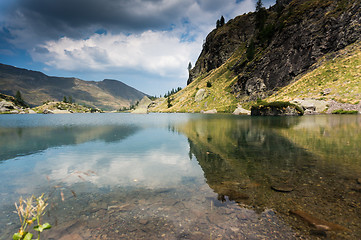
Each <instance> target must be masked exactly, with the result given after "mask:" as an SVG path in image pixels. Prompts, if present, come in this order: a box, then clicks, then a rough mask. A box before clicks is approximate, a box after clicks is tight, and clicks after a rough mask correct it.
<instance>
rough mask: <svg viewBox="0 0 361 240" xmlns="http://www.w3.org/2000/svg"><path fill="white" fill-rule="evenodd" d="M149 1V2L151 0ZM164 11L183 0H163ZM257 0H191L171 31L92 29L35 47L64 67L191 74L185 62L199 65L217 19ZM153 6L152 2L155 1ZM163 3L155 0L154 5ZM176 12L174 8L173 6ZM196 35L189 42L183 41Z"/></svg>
mask: <svg viewBox="0 0 361 240" xmlns="http://www.w3.org/2000/svg"><path fill="white" fill-rule="evenodd" d="M149 4H150V3H149ZM161 5H162V9H161V10H159V9H158V10H154V9H153V10H152V9H151V10H152V11H155V12H167V11H165V10H164V9H168V8H170V9H172V8H174V6H178V1H177V0H173V1H162V4H161ZM254 5H255V3H254V0H244V1H242V2H239V3H236V2H235V1H234V0H225V1H224V2H223V3H222V4H221V5H220V4H219V3H218V2H213V3H212V2H209V1H205V0H199V1H193V2H192V3H191V2H189V5H188V7H187V8H186V9H183V10H184V15H183V16H184V18H183V19H187V20H188V23H186V24H184V23H183V22H179V21H180V20H176V22H175V25H174V28H173V29H171V30H167V31H152V30H147V31H144V32H141V33H132V34H129V35H125V34H123V33H105V34H101V35H99V34H95V33H94V34H92V35H90V36H88V38H87V39H76V38H70V37H67V36H65V37H62V38H60V39H57V40H51V41H46V42H45V43H42V44H40V45H38V46H37V47H35V48H34V49H33V50H32V51H31V56H32V57H33V59H34V60H36V61H39V62H43V63H45V64H47V65H48V66H50V67H54V68H56V69H58V70H65V71H72V72H74V71H83V72H84V71H90V72H92V71H93V72H96V71H107V72H118V73H121V72H129V71H137V72H145V74H147V73H151V74H154V75H159V76H161V77H168V78H178V79H179V78H183V79H186V78H187V77H188V76H187V70H186V66H187V65H188V62H189V61H192V63H193V64H194V63H195V61H196V59H197V57H198V55H199V53H200V51H201V46H202V41H203V39H205V37H206V35H207V34H208V33H209V32H210V31H211V30H212V29H213V28H214V26H215V22H216V20H217V19H218V18H219V17H220V16H221V15H224V16H225V17H226V18H233V17H235V16H237V15H239V14H242V13H244V12H248V11H251V10H253V9H254ZM152 6H153V5H152ZM156 6H157V8H159V6H158V5H154V6H153V7H152V8H154V7H156ZM169 12H171V11H169ZM184 36H186V39H191V40H189V41H184V40H183V39H184Z"/></svg>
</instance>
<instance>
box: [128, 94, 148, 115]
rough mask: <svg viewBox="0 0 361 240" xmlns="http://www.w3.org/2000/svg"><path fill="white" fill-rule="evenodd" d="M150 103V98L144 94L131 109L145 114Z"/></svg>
mask: <svg viewBox="0 0 361 240" xmlns="http://www.w3.org/2000/svg"><path fill="white" fill-rule="evenodd" d="M151 104H152V100H150V99H149V98H148V97H147V96H144V97H143V98H142V100H140V102H139V104H138V106H137V108H136V109H135V110H134V111H132V113H137V114H146V113H148V107H149V106H150V105H151Z"/></svg>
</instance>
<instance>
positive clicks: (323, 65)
mask: <svg viewBox="0 0 361 240" xmlns="http://www.w3.org/2000/svg"><path fill="white" fill-rule="evenodd" d="M303 98H314V99H320V100H335V101H337V102H341V103H344V102H346V103H354V104H356V103H358V102H359V101H360V99H361V43H360V42H358V43H355V44H352V45H350V46H348V47H346V48H345V49H343V50H341V51H339V52H338V53H337V54H333V55H328V56H325V57H323V58H322V59H321V60H320V61H319V62H318V63H316V64H315V66H314V70H312V71H310V72H308V73H306V74H304V75H302V76H300V77H298V78H296V79H295V81H294V82H293V83H292V84H290V85H288V86H286V87H284V88H282V89H281V90H280V91H279V92H278V93H277V94H274V95H272V96H271V97H269V98H267V99H266V100H267V101H269V102H270V101H289V100H293V99H303Z"/></svg>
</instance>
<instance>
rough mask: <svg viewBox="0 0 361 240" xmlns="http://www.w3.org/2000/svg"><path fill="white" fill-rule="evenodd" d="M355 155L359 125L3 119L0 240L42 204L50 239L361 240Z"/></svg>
mask: <svg viewBox="0 0 361 240" xmlns="http://www.w3.org/2000/svg"><path fill="white" fill-rule="evenodd" d="M360 144H361V118H360V117H359V116H304V117H269V118H268V117H263V118H257V117H244V116H232V115H199V114H148V115H131V114H71V115H0V174H1V176H2V182H3V184H1V185H0V210H1V217H0V224H1V225H2V226H6V227H4V228H2V229H1V230H0V231H1V234H0V236H1V239H9V238H11V236H12V233H13V232H15V231H16V229H17V228H18V225H19V223H18V222H17V221H18V219H17V217H16V214H14V213H13V211H14V210H15V208H14V207H13V203H14V202H15V201H16V200H17V199H18V198H19V196H29V195H31V194H35V195H40V194H41V193H45V194H46V195H47V196H49V203H50V205H49V210H48V214H47V215H46V216H45V218H46V220H47V221H49V222H50V223H51V224H52V225H53V226H54V227H53V229H51V230H50V231H49V232H48V233H47V235H46V239H48V238H53V239H61V238H62V237H64V238H66V237H68V238H73V239H75V238H79V239H104V238H108V239H232V238H233V239H298V238H299V239H304V238H310V239H317V238H325V237H328V238H331V239H342V238H345V239H360V238H361V230H359V229H361V228H360V227H361V219H360V218H361V206H360V199H361V183H360V181H361V179H360V178H361V150H360V148H359V146H360ZM290 211H300V212H302V213H307V214H309V215H311V216H312V217H314V218H317V219H321V220H323V221H326V222H327V223H333V224H338V225H339V226H342V228H343V230H339V231H320V229H317V228H316V227H315V226H309V224H308V223H307V222H305V221H304V220H302V219H301V218H299V217H298V216H295V215H293V214H290Z"/></svg>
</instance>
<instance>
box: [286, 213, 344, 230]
mask: <svg viewBox="0 0 361 240" xmlns="http://www.w3.org/2000/svg"><path fill="white" fill-rule="evenodd" d="M290 213H292V214H294V215H296V216H298V217H300V218H301V219H302V220H304V221H305V222H307V223H308V224H310V225H311V226H312V227H314V228H316V230H319V231H347V230H348V229H347V228H345V227H343V226H341V225H338V224H335V223H331V222H328V221H325V220H322V219H318V218H316V217H314V216H312V215H310V214H308V213H306V212H304V211H301V210H290Z"/></svg>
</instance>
